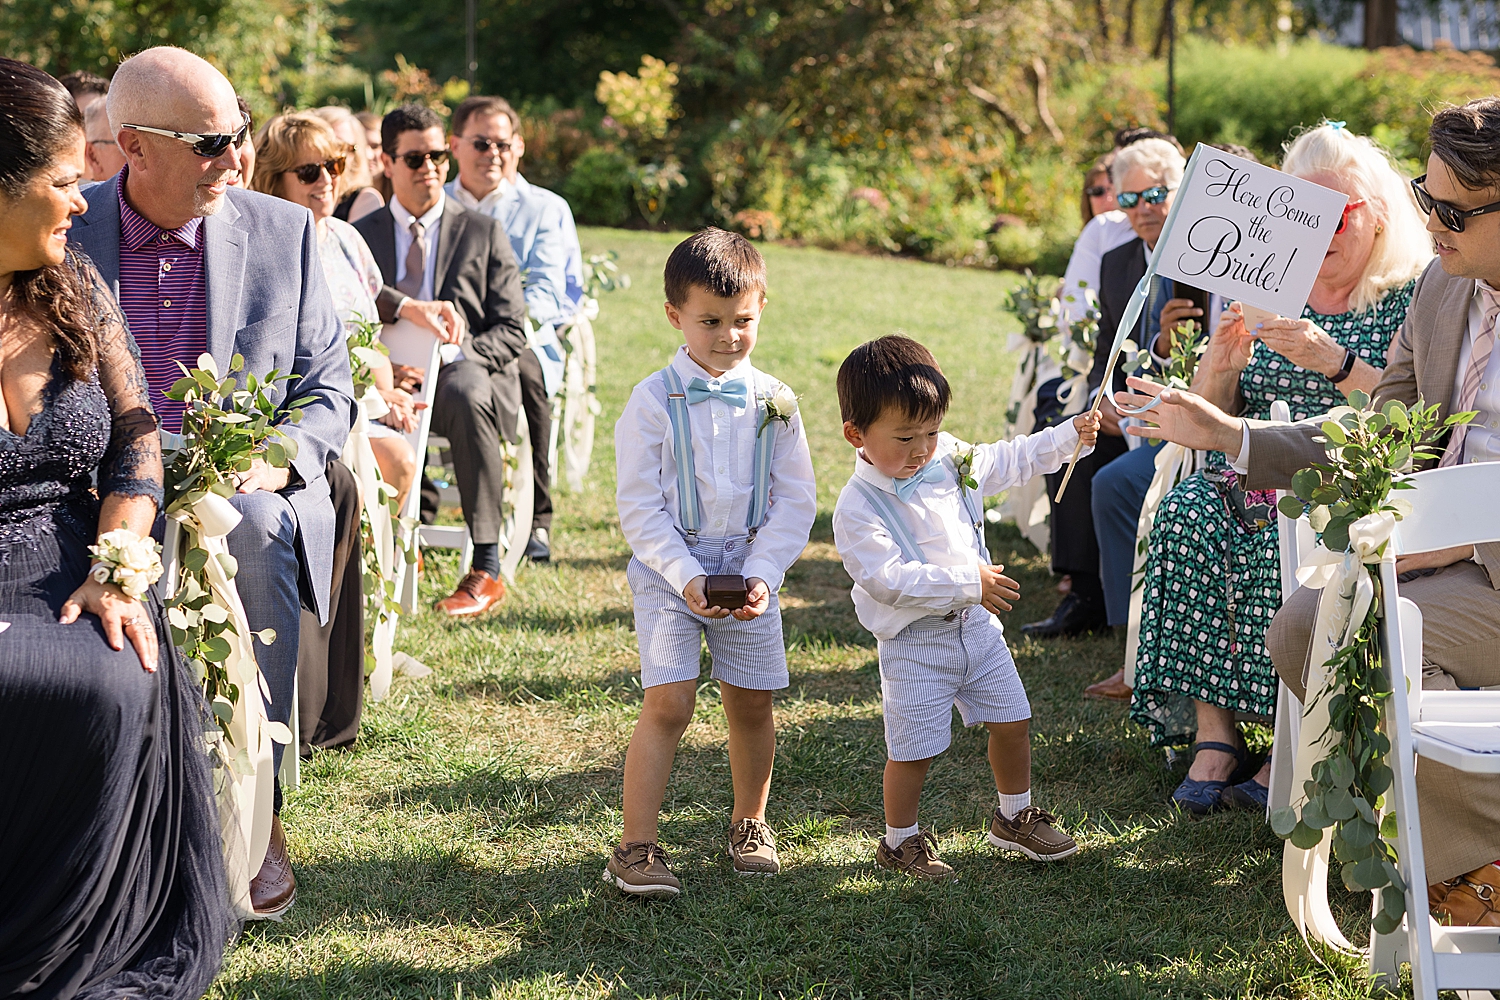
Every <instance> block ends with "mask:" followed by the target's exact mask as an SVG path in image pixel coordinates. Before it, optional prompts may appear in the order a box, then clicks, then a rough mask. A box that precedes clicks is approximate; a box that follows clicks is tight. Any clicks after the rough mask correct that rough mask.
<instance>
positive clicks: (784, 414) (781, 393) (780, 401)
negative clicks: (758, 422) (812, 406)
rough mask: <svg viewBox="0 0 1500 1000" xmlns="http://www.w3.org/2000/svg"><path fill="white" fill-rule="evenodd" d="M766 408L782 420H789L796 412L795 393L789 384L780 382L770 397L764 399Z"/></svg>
mask: <svg viewBox="0 0 1500 1000" xmlns="http://www.w3.org/2000/svg"><path fill="white" fill-rule="evenodd" d="M766 409H768V410H773V411H774V412H775V414H776V416H778V417H780V418H781V419H782V420H790V419H791V418H792V416H793V414H795V413H796V412H797V394H796V393H795V392H793V391H792V388H791V386H789V385H786V384H780V385H778V386H777V387H776V391H775V392H774V393H772V394H771V398H770V399H768V400H766Z"/></svg>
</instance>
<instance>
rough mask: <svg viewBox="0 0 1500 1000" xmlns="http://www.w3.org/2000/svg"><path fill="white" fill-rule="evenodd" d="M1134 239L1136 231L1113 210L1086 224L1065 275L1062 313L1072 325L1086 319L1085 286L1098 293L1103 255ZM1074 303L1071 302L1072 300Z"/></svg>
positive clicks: (1125, 218)
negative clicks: (1083, 318) (1084, 316)
mask: <svg viewBox="0 0 1500 1000" xmlns="http://www.w3.org/2000/svg"><path fill="white" fill-rule="evenodd" d="M1133 239H1135V230H1134V229H1132V228H1131V226H1130V218H1129V217H1128V216H1126V214H1125V213H1124V212H1120V211H1112V212H1105V213H1104V214H1102V215H1096V216H1094V217H1093V218H1092V219H1090V220H1089V221H1088V222H1085V223H1084V224H1083V232H1081V233H1079V234H1078V240H1077V242H1075V243H1074V244H1073V254H1072V256H1070V257H1069V258H1068V269H1067V271H1065V272H1064V273H1063V288H1062V293H1061V296H1060V299H1061V302H1062V307H1063V313H1064V315H1066V316H1067V318H1068V321H1069V322H1072V321H1074V320H1077V319H1081V318H1082V317H1083V312H1084V306H1085V303H1084V294H1083V286H1084V285H1088V287H1089V288H1092V289H1093V290H1094V294H1095V295H1098V294H1099V271H1100V268H1101V267H1102V265H1103V263H1104V255H1105V254H1107V253H1109V252H1110V251H1111V250H1113V249H1115V248H1116V247H1122V246H1124V245H1125V244H1127V243H1129V242H1130V241H1131V240H1133ZM1070 296H1071V297H1072V301H1071V302H1070V301H1069V297H1070Z"/></svg>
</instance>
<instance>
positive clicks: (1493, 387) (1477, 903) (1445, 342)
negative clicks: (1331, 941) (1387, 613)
mask: <svg viewBox="0 0 1500 1000" xmlns="http://www.w3.org/2000/svg"><path fill="white" fill-rule="evenodd" d="M1431 140H1432V155H1431V157H1429V158H1428V161H1427V174H1426V175H1425V176H1424V177H1420V178H1418V179H1417V181H1416V182H1415V190H1416V192H1417V200H1418V203H1419V204H1420V206H1421V207H1422V208H1423V209H1425V210H1427V213H1428V217H1427V229H1428V231H1429V232H1430V233H1432V235H1433V239H1434V243H1435V245H1436V248H1437V252H1438V259H1437V260H1436V261H1434V262H1433V263H1432V264H1431V265H1430V266H1429V267H1428V268H1427V270H1426V271H1425V272H1424V273H1423V274H1422V277H1421V278H1420V279H1418V281H1417V287H1416V291H1415V292H1414V293H1413V295H1412V301H1411V308H1410V310H1409V311H1408V313H1407V317H1406V323H1405V325H1404V326H1403V327H1402V328H1401V332H1400V334H1399V335H1398V336H1397V337H1396V339H1395V340H1394V341H1393V342H1392V344H1391V348H1390V353H1389V356H1388V358H1387V361H1386V368H1385V371H1384V373H1383V374H1382V376H1381V379H1380V382H1379V384H1378V385H1377V386H1376V387H1375V394H1374V405H1375V407H1377V408H1379V407H1380V406H1382V405H1384V404H1385V403H1386V401H1388V400H1393V399H1395V400H1400V401H1401V402H1402V403H1404V404H1407V405H1412V404H1414V403H1416V402H1417V401H1418V400H1419V399H1420V400H1422V401H1424V402H1425V403H1427V404H1432V403H1437V404H1438V405H1439V406H1440V408H1441V412H1442V415H1443V416H1444V417H1445V418H1446V417H1447V416H1448V414H1450V413H1455V412H1464V411H1468V410H1477V411H1478V414H1479V415H1478V416H1477V417H1476V418H1475V419H1474V421H1473V422H1472V423H1471V424H1469V425H1468V426H1467V427H1465V428H1461V429H1459V430H1456V431H1454V432H1453V434H1452V435H1451V436H1450V438H1449V440H1448V441H1447V443H1446V446H1445V450H1444V460H1443V464H1453V463H1455V462H1492V461H1500V351H1494V349H1493V348H1494V345H1495V323H1496V319H1497V317H1500V292H1497V291H1496V290H1497V289H1500V98H1484V99H1481V100H1477V101H1471V102H1470V103H1469V104H1466V105H1464V106H1463V107H1461V108H1448V109H1445V110H1443V111H1440V112H1439V113H1438V114H1437V115H1436V116H1435V117H1434V118H1433V122H1432V128H1431ZM1132 385H1134V386H1136V387H1137V388H1140V389H1143V390H1146V391H1149V392H1150V393H1152V394H1158V393H1159V394H1160V396H1161V397H1162V403H1161V405H1159V406H1158V407H1157V408H1156V409H1155V410H1153V411H1152V414H1151V418H1152V419H1155V420H1157V421H1158V422H1159V423H1160V425H1161V430H1160V431H1152V430H1149V429H1147V428H1141V429H1139V431H1140V432H1141V433H1143V434H1155V435H1158V436H1161V437H1165V438H1166V439H1167V440H1170V441H1176V442H1178V443H1180V444H1184V445H1186V446H1188V447H1190V448H1204V449H1212V450H1217V451H1223V452H1224V453H1225V454H1226V455H1229V456H1230V457H1231V461H1232V462H1233V463H1234V464H1235V466H1236V468H1237V469H1239V470H1240V471H1241V472H1242V473H1244V474H1245V475H1246V478H1247V481H1246V483H1245V486H1246V488H1247V489H1252V490H1265V489H1285V488H1287V487H1288V486H1289V484H1290V482H1291V478H1292V476H1293V474H1294V473H1296V472H1297V471H1298V470H1299V469H1304V468H1306V467H1308V466H1310V465H1312V464H1313V463H1314V462H1321V461H1325V460H1326V457H1327V456H1326V453H1325V451H1324V449H1323V445H1322V444H1321V443H1319V442H1317V441H1315V440H1314V439H1313V438H1314V436H1315V435H1316V434H1317V433H1318V427H1319V424H1320V423H1321V421H1322V417H1314V418H1312V419H1310V420H1305V421H1301V422H1299V423H1296V424H1269V423H1263V422H1261V421H1255V420H1240V419H1237V418H1233V417H1229V416H1227V415H1226V414H1224V413H1223V412H1222V411H1220V410H1218V409H1217V408H1215V407H1214V406H1213V405H1212V404H1210V403H1208V402H1206V401H1205V400H1203V399H1202V398H1200V397H1198V396H1195V395H1193V394H1192V393H1179V392H1174V391H1171V390H1167V391H1160V390H1159V389H1158V388H1147V387H1146V385H1145V384H1144V383H1139V382H1138V381H1136V380H1132ZM1146 399H1147V397H1145V396H1139V395H1135V396H1132V395H1123V394H1122V395H1121V398H1120V401H1121V402H1123V403H1126V404H1130V405H1139V404H1140V403H1143V402H1145V401H1146ZM1132 401H1134V402H1133V403H1132ZM1136 432H1137V429H1136V428H1132V433H1136ZM1396 569H1397V571H1398V572H1400V573H1402V574H1403V576H1402V585H1401V596H1402V597H1407V598H1410V599H1411V600H1412V601H1414V602H1416V604H1417V606H1418V607H1420V608H1421V609H1422V615H1423V630H1422V657H1423V686H1424V687H1428V688H1449V689H1452V688H1460V687H1464V688H1470V687H1488V686H1491V685H1495V684H1500V544H1489V545H1479V546H1474V547H1468V546H1465V547H1463V548H1459V549H1448V550H1443V551H1440V552H1427V553H1420V554H1417V555H1412V556H1408V557H1405V558H1403V559H1401V560H1398V561H1397V564H1396ZM1317 601H1318V592H1316V591H1312V590H1307V589H1302V590H1298V591H1296V592H1295V593H1293V594H1292V595H1291V596H1290V597H1289V598H1288V599H1287V601H1286V603H1285V605H1284V606H1283V607H1282V609H1281V611H1280V612H1278V613H1277V615H1276V618H1275V620H1274V621H1273V622H1272V624H1271V628H1270V630H1269V632H1268V633H1267V637H1266V640H1267V641H1266V645H1267V648H1268V649H1269V650H1270V652H1271V659H1272V660H1273V662H1274V663H1275V664H1276V670H1277V672H1278V673H1279V674H1280V675H1281V678H1282V680H1284V681H1285V682H1286V684H1287V686H1288V687H1290V688H1292V690H1293V691H1294V692H1296V694H1297V695H1298V696H1299V697H1302V696H1303V695H1304V694H1305V693H1306V692H1305V690H1304V687H1305V685H1304V673H1305V669H1306V665H1307V656H1308V647H1309V645H1310V641H1311V634H1312V629H1313V619H1314V614H1315V611H1316V608H1317ZM1417 792H1418V798H1419V803H1420V808H1421V813H1422V824H1423V827H1424V828H1426V829H1428V830H1441V831H1442V836H1441V837H1431V838H1428V839H1426V840H1425V848H1426V861H1427V880H1428V883H1429V886H1430V889H1431V892H1430V895H1431V897H1432V901H1433V903H1434V906H1435V907H1436V908H1437V909H1436V911H1435V912H1438V913H1440V915H1441V916H1443V918H1444V919H1446V920H1448V921H1450V922H1452V923H1457V924H1472V923H1482V924H1484V925H1486V926H1500V910H1497V909H1496V907H1500V892H1496V891H1495V890H1497V889H1500V868H1496V867H1495V865H1493V864H1491V862H1493V861H1495V860H1496V859H1497V858H1500V778H1496V777H1490V776H1478V775H1470V774H1463V773H1461V772H1458V771H1455V770H1453V769H1452V768H1449V767H1445V766H1444V765H1442V764H1438V763H1437V762H1435V761H1431V760H1424V761H1422V766H1421V767H1420V768H1419V769H1418V771H1417Z"/></svg>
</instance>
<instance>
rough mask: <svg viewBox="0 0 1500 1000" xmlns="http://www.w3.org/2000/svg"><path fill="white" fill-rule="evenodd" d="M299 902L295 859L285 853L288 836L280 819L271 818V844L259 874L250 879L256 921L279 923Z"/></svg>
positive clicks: (276, 817) (251, 899)
mask: <svg viewBox="0 0 1500 1000" xmlns="http://www.w3.org/2000/svg"><path fill="white" fill-rule="evenodd" d="M296 899H297V877H296V876H295V875H293V874H292V859H291V858H290V857H288V856H287V853H286V833H285V831H283V830H282V829H281V817H280V816H272V817H271V845H270V846H269V847H267V848H266V860H265V861H263V862H261V866H260V872H259V874H257V875H256V876H255V877H254V878H253V879H251V880H250V905H251V906H252V907H254V909H255V917H254V918H253V919H255V920H280V919H281V918H282V917H283V916H284V915H285V914H286V911H287V910H290V909H291V908H292V903H294V902H296Z"/></svg>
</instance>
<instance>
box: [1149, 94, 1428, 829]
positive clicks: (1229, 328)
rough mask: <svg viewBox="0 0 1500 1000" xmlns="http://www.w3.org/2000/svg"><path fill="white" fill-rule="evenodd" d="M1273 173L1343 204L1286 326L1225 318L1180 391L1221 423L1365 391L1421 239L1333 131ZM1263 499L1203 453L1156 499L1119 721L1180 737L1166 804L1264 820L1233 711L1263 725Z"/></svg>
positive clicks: (1266, 541)
mask: <svg viewBox="0 0 1500 1000" xmlns="http://www.w3.org/2000/svg"><path fill="white" fill-rule="evenodd" d="M1282 169H1283V170H1284V171H1286V172H1287V173H1289V174H1292V175H1294V176H1297V177H1301V178H1304V179H1306V180H1310V181H1313V182H1314V183H1317V184H1321V185H1323V186H1324V187H1329V188H1333V189H1334V190H1337V191H1340V192H1342V193H1343V194H1345V195H1347V196H1348V199H1349V200H1348V202H1347V204H1346V205H1345V206H1344V211H1343V215H1342V217H1341V218H1340V220H1339V221H1338V223H1337V225H1336V228H1335V230H1334V234H1333V238H1332V242H1331V243H1330V245H1329V248H1328V253H1327V255H1326V256H1325V257H1324V258H1323V262H1322V265H1321V266H1320V268H1319V270H1318V277H1317V280H1316V281H1315V282H1314V284H1313V289H1312V293H1311V294H1310V295H1309V296H1308V300H1307V306H1306V308H1304V309H1303V310H1302V315H1301V316H1299V317H1297V318H1295V319H1293V318H1287V317H1275V318H1273V319H1268V320H1265V321H1264V322H1261V323H1257V324H1256V325H1255V328H1254V329H1246V326H1245V322H1244V314H1243V312H1242V310H1241V309H1240V308H1239V307H1238V305H1235V306H1231V308H1229V309H1227V310H1225V312H1224V314H1223V316H1222V317H1221V318H1220V320H1219V325H1218V328H1217V330H1216V331H1215V332H1214V335H1213V337H1212V339H1211V340H1210V341H1209V346H1208V351H1207V352H1206V353H1205V354H1204V356H1203V360H1202V362H1201V363H1200V364H1199V366H1198V373H1197V376H1196V378H1195V379H1194V382H1193V390H1194V391H1195V392H1197V393H1199V394H1200V395H1202V396H1203V397H1204V398H1206V399H1208V400H1210V401H1212V402H1213V403H1215V404H1216V405H1218V406H1219V407H1220V408H1222V409H1223V410H1225V411H1226V412H1228V413H1232V414H1236V415H1239V416H1245V417H1253V418H1257V419H1261V420H1265V419H1269V417H1270V416H1271V404H1272V403H1273V402H1274V401H1276V400H1278V399H1280V400H1285V401H1286V403H1287V404H1288V406H1289V407H1290V408H1291V411H1292V419H1293V420H1301V419H1304V418H1306V417H1310V416H1313V415H1314V414H1318V413H1325V412H1327V411H1328V410H1330V409H1332V408H1333V407H1334V406H1338V405H1342V404H1344V403H1345V401H1346V399H1347V397H1348V396H1349V395H1350V394H1351V393H1352V392H1354V391H1355V390H1360V391H1363V392H1367V393H1368V392H1369V391H1370V390H1372V389H1373V388H1374V387H1375V383H1376V382H1377V381H1379V378H1380V371H1381V369H1382V368H1383V367H1384V366H1385V356H1386V350H1387V348H1389V347H1390V343H1391V338H1392V337H1394V336H1395V334H1396V332H1397V331H1398V330H1399V329H1400V328H1401V324H1402V322H1403V321H1404V320H1405V319H1406V310H1407V307H1408V305H1409V304H1410V301H1411V295H1412V289H1413V287H1414V286H1415V283H1416V278H1417V275H1419V274H1420V273H1421V272H1422V269H1423V268H1424V267H1426V266H1427V263H1428V262H1429V261H1430V260H1431V259H1432V242H1431V239H1430V238H1429V237H1428V235H1427V233H1426V227H1425V222H1424V220H1423V218H1422V216H1421V215H1420V214H1419V213H1418V211H1417V207H1416V205H1415V203H1414V202H1413V201H1412V196H1411V191H1410V188H1409V186H1408V184H1407V181H1406V179H1405V178H1404V177H1402V176H1401V174H1400V172H1399V171H1398V170H1397V168H1396V165H1395V163H1394V162H1393V161H1392V159H1391V158H1390V156H1389V155H1388V154H1386V153H1385V152H1384V151H1383V150H1382V149H1381V148H1380V147H1379V146H1377V145H1376V144H1375V143H1374V142H1372V141H1371V140H1370V139H1368V138H1366V137H1364V136H1359V135H1354V134H1353V133H1351V132H1349V131H1348V130H1347V129H1345V128H1344V127H1343V123H1342V122H1323V123H1322V124H1320V125H1319V126H1318V127H1316V128H1313V129H1310V130H1308V131H1306V132H1304V133H1303V134H1302V135H1300V136H1298V137H1297V138H1296V139H1295V140H1294V141H1293V142H1292V143H1291V144H1290V145H1289V146H1288V147H1287V149H1286V159H1285V161H1284V162H1283V164H1282ZM1275 502H1276V498H1275V495H1274V494H1266V493H1261V492H1249V493H1247V492H1246V491H1245V490H1244V489H1242V488H1241V487H1240V485H1239V479H1238V476H1237V475H1236V474H1235V473H1234V472H1233V471H1232V470H1231V469H1230V468H1229V465H1228V461H1227V460H1226V459H1225V457H1224V456H1223V455H1221V454H1219V453H1218V452H1213V453H1210V455H1209V458H1208V463H1207V467H1206V468H1205V469H1203V470H1202V471H1200V472H1198V473H1195V474H1194V475H1192V476H1189V477H1188V478H1187V479H1185V480H1183V481H1182V482H1181V483H1180V484H1179V485H1178V486H1177V487H1176V488H1175V489H1173V490H1172V492H1171V493H1169V494H1167V496H1166V498H1165V499H1164V500H1163V501H1162V505H1161V507H1160V508H1159V510H1158V511H1157V514H1156V521H1155V524H1154V526H1153V527H1152V531H1151V538H1150V542H1149V550H1148V555H1147V560H1146V568H1145V578H1144V580H1143V581H1142V584H1141V585H1142V587H1143V588H1144V595H1143V602H1142V612H1141V631H1140V646H1139V651H1138V654H1137V659H1136V676H1135V693H1134V695H1133V697H1132V701H1131V717H1132V718H1133V719H1134V720H1135V721H1136V722H1138V723H1140V724H1141V725H1143V726H1146V727H1147V728H1148V729H1149V730H1150V732H1151V737H1152V742H1153V743H1155V744H1158V745H1168V744H1173V743H1179V742H1184V741H1186V740H1187V739H1189V738H1191V737H1193V736H1194V734H1196V743H1195V748H1196V750H1197V752H1196V753H1195V755H1194V757H1193V763H1192V766H1191V768H1190V769H1189V770H1188V774H1187V778H1186V779H1185V780H1184V781H1183V782H1182V784H1181V785H1180V786H1179V787H1178V788H1177V790H1176V792H1174V793H1173V795H1172V798H1173V801H1175V802H1176V803H1178V805H1180V806H1181V807H1182V808H1184V809H1187V810H1189V811H1191V812H1193V813H1197V814H1203V813H1207V812H1211V811H1213V810H1215V809H1218V808H1220V807H1222V806H1227V805H1234V806H1242V807H1246V808H1253V809H1262V810H1263V809H1264V808H1265V805H1266V792H1267V785H1268V782H1269V777H1270V762H1269V761H1265V762H1264V765H1262V762H1261V761H1258V760H1252V759H1250V758H1249V755H1248V754H1247V753H1246V750H1245V741H1244V738H1243V737H1242V735H1241V734H1240V732H1239V729H1238V728H1237V726H1236V721H1235V720H1236V716H1237V715H1239V716H1246V717H1270V716H1272V715H1274V713H1275V709H1276V690H1277V683H1276V680H1277V679H1276V671H1275V669H1274V668H1273V667H1272V665H1271V659H1270V656H1269V655H1268V653H1267V652H1266V648H1265V645H1264V642H1265V633H1266V628H1267V626H1269V625H1270V623H1271V617H1272V616H1273V615H1274V614H1275V613H1276V610H1277V609H1278V608H1279V607H1280V606H1281V576H1280V555H1279V545H1278V540H1277V527H1276V510H1275Z"/></svg>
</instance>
